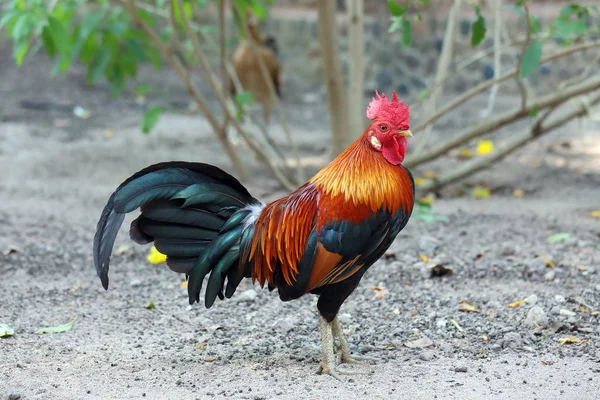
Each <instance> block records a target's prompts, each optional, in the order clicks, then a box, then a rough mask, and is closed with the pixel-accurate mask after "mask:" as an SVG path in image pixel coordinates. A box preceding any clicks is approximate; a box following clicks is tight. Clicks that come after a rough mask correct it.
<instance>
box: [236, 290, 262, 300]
mask: <svg viewBox="0 0 600 400" xmlns="http://www.w3.org/2000/svg"><path fill="white" fill-rule="evenodd" d="M256 296H258V295H257V293H256V290H254V289H248V290H245V291H243V292H242V293H240V294H239V295H238V296H236V297H235V299H236V301H238V302H243V301H246V302H252V301H254V300H256Z"/></svg>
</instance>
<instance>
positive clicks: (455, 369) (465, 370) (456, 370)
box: [454, 365, 468, 372]
mask: <svg viewBox="0 0 600 400" xmlns="http://www.w3.org/2000/svg"><path fill="white" fill-rule="evenodd" d="M467 371H468V368H467V367H465V366H464V365H461V366H459V367H456V368H454V372H467Z"/></svg>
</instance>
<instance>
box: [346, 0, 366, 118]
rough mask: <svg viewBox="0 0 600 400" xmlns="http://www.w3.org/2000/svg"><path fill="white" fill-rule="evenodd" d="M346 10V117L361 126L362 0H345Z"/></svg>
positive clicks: (362, 116)
mask: <svg viewBox="0 0 600 400" xmlns="http://www.w3.org/2000/svg"><path fill="white" fill-rule="evenodd" d="M346 9H347V10H348V11H347V12H348V42H349V43H352V45H351V46H349V48H348V52H349V55H350V65H349V69H348V107H349V108H348V109H349V110H350V112H349V115H348V118H349V119H350V126H352V127H357V128H358V127H362V126H363V125H364V124H365V116H364V113H363V110H364V109H363V107H364V106H363V101H364V97H365V89H364V86H365V85H364V83H365V61H364V60H365V34H364V29H365V28H364V4H363V0H346Z"/></svg>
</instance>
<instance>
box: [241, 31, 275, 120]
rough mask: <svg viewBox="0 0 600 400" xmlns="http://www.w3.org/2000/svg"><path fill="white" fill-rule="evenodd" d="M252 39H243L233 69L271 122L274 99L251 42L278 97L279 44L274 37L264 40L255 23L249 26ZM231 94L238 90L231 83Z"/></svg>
mask: <svg viewBox="0 0 600 400" xmlns="http://www.w3.org/2000/svg"><path fill="white" fill-rule="evenodd" d="M248 30H249V32H250V37H249V38H245V39H242V41H240V43H239V44H238V46H237V48H236V49H235V52H234V53H233V57H232V60H231V62H232V64H233V68H234V70H235V72H236V74H237V76H238V77H239V79H240V83H241V84H242V87H243V88H244V90H246V91H248V92H250V93H251V94H252V99H253V100H254V101H256V102H258V103H262V105H263V106H264V110H263V112H264V114H263V115H264V121H265V123H268V122H269V116H270V114H271V106H272V105H273V97H272V96H271V92H270V90H269V86H268V84H267V82H266V81H265V79H264V78H263V74H262V72H261V70H260V64H259V63H258V58H257V57H256V55H255V54H254V52H253V51H252V48H251V46H250V42H249V40H252V41H253V42H254V44H255V45H256V47H257V50H258V51H259V53H260V54H261V55H262V57H263V60H264V62H265V65H266V67H267V70H268V72H269V77H270V79H271V81H272V82H273V86H274V87H275V92H276V94H277V96H281V93H280V86H279V74H280V71H281V65H280V64H279V60H278V59H277V53H278V49H277V42H276V40H275V38H273V37H266V38H265V39H262V38H261V36H260V33H259V31H258V28H257V26H256V25H255V24H254V23H249V24H248ZM230 90H231V94H232V95H234V94H235V92H236V90H235V86H234V85H233V82H231V81H230Z"/></svg>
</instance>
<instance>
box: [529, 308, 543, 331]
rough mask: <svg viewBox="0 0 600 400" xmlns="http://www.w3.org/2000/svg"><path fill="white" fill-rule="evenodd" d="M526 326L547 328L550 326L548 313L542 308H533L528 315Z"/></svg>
mask: <svg viewBox="0 0 600 400" xmlns="http://www.w3.org/2000/svg"><path fill="white" fill-rule="evenodd" d="M525 324H527V325H529V326H532V327H534V328H539V327H545V326H547V325H548V317H547V316H546V312H545V311H544V310H543V309H542V307H540V306H533V307H531V309H530V310H529V312H528V313H527V318H525Z"/></svg>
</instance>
